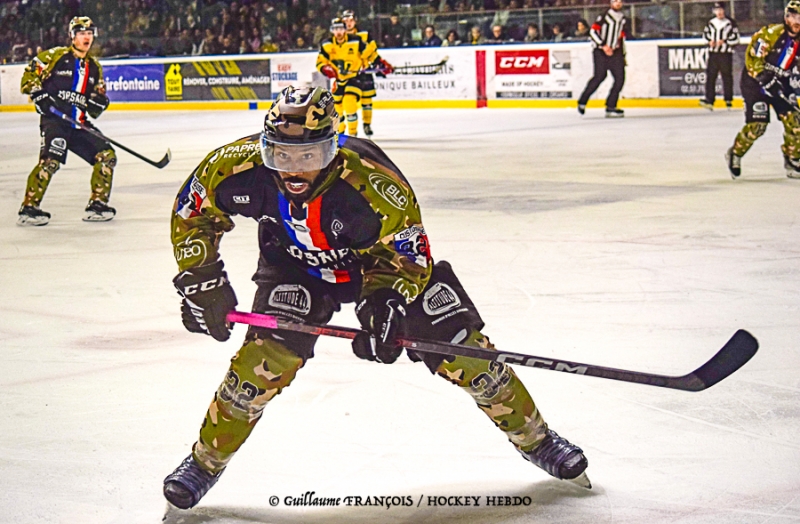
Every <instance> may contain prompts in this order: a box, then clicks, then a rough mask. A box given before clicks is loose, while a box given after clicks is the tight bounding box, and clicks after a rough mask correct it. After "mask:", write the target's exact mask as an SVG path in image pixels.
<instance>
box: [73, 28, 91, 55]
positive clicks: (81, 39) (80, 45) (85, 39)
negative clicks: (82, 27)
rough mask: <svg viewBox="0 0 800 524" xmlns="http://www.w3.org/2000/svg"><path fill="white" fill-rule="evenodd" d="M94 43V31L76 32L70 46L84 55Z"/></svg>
mask: <svg viewBox="0 0 800 524" xmlns="http://www.w3.org/2000/svg"><path fill="white" fill-rule="evenodd" d="M93 42H94V31H91V30H88V31H78V32H77V33H75V38H73V39H72V45H73V47H75V49H77V50H78V51H81V52H82V53H85V52H86V51H88V50H89V48H90V47H92V43H93Z"/></svg>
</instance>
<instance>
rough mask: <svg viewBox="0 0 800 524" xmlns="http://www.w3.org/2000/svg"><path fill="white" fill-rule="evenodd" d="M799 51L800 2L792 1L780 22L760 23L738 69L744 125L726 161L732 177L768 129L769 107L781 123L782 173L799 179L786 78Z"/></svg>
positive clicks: (796, 122)
mask: <svg viewBox="0 0 800 524" xmlns="http://www.w3.org/2000/svg"><path fill="white" fill-rule="evenodd" d="M798 51H800V0H790V1H789V3H788V4H787V5H786V9H785V10H784V17H783V23H781V24H772V25H768V26H765V27H762V28H761V29H760V30H759V31H758V32H757V33H756V34H754V35H753V38H752V40H751V41H750V45H748V46H747V50H746V51H745V67H744V70H743V71H742V82H741V88H742V97H743V98H744V118H745V125H744V127H743V128H742V130H741V131H739V134H738V135H736V139H735V140H734V142H733V146H732V147H731V148H730V149H728V151H727V153H726V154H725V159H726V160H727V162H728V170H729V171H730V173H731V177H732V178H734V179H736V178H738V177H739V175H741V173H742V157H743V156H744V154H745V153H747V151H748V150H749V149H750V148H751V147H752V145H753V143H755V141H756V140H758V138H759V137H760V136H761V135H763V134H764V133H765V132H766V130H767V124H769V108H770V106H772V108H773V109H774V110H775V113H776V114H777V115H778V119H780V121H781V123H783V145H782V146H781V151H783V165H784V168H785V169H786V176H788V177H789V178H800V112H799V111H798V107H797V99H796V98H795V97H794V92H793V88H792V86H791V82H790V81H789V80H790V77H791V75H792V71H793V70H795V69H796V68H797V67H798V63H797V54H798Z"/></svg>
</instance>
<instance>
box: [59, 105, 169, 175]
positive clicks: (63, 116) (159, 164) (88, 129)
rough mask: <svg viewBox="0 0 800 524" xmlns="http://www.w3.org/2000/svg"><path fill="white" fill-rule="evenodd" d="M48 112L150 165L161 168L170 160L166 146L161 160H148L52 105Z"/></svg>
mask: <svg viewBox="0 0 800 524" xmlns="http://www.w3.org/2000/svg"><path fill="white" fill-rule="evenodd" d="M50 112H51V113H53V114H54V115H56V116H57V117H59V118H61V119H63V120H66V121H67V122H69V123H70V124H73V125H76V126H78V127H80V128H81V129H83V130H84V131H86V132H87V133H89V134H90V135H92V136H95V137H97V138H99V139H100V140H104V141H106V142H109V143H111V144H114V145H115V146H117V147H118V148H120V149H122V150H123V151H127V152H128V153H130V154H132V155H133V156H135V157H136V158H138V159H140V160H144V161H145V162H147V163H148V164H150V165H151V166H155V167H157V168H158V169H161V168H163V167H164V166H166V165H167V164H169V161H170V160H172V152H171V151H170V150H169V148H167V154H166V155H164V158H162V159H161V160H159V161H158V162H154V161H152V160H150V159H149V158H147V157H144V156H142V155H140V154H139V153H137V152H136V151H133V150H131V149H128V148H127V147H125V146H123V145H122V144H120V143H119V142H116V141H114V140H111V139H110V138H108V137H107V136H105V135H104V134H103V133H101V132H100V131H97V130H96V129H92V128H91V127H88V126H85V125H83V124H82V123H80V122H78V121H77V120H75V119H73V118H72V117H70V116H69V115H66V114H64V113H62V112H61V111H59V110H58V109H56V108H55V107H52V106H51V107H50Z"/></svg>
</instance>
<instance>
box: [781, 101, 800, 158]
mask: <svg viewBox="0 0 800 524" xmlns="http://www.w3.org/2000/svg"><path fill="white" fill-rule="evenodd" d="M778 118H780V120H781V122H782V123H783V145H782V146H781V151H783V154H784V155H786V156H788V157H789V158H791V159H792V160H797V159H798V158H800V114H798V113H796V112H794V111H792V112H791V113H787V114H785V115H778Z"/></svg>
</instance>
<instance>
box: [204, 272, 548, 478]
mask: <svg viewBox="0 0 800 524" xmlns="http://www.w3.org/2000/svg"><path fill="white" fill-rule="evenodd" d="M262 269H264V268H261V269H260V270H259V273H257V274H256V277H255V279H256V280H257V282H258V284H259V289H258V292H257V294H256V298H255V304H254V307H253V309H254V311H260V312H264V313H268V314H274V315H282V316H285V317H288V318H291V319H293V320H295V321H298V320H305V321H308V322H313V323H325V322H327V321H329V320H330V318H331V316H332V315H333V312H334V311H335V310H338V306H339V303H341V302H340V301H339V299H341V298H342V297H335V296H331V295H329V294H324V293H320V291H321V290H320V288H321V287H324V286H325V285H326V284H324V283H320V282H313V281H312V280H315V279H312V277H309V276H307V275H294V276H295V277H297V278H287V277H289V276H290V275H288V274H286V272H285V271H280V270H278V271H276V270H275V268H273V269H272V270H271V272H270V274H268V275H267V274H265V272H264V271H262ZM279 273H284V274H279ZM276 276H278V277H280V278H277V279H276V278H275V277H276ZM276 280H279V281H276ZM328 286H329V285H328ZM337 286H341V285H337ZM425 300H428V301H429V302H428V304H427V307H423V305H422V302H423V301H425ZM454 311H455V312H456V313H455V314H453V312H454ZM448 315H449V316H448ZM408 324H409V331H410V332H413V333H415V335H416V336H419V337H422V338H438V340H447V341H451V340H454V341H456V342H458V343H462V344H466V345H471V346H480V347H486V348H491V347H492V346H491V344H490V343H489V341H488V339H487V338H486V337H485V336H483V335H482V334H481V332H480V331H479V329H480V327H482V324H483V323H482V321H481V320H480V317H479V316H478V314H477V311H475V309H474V305H473V304H472V302H471V301H470V300H469V297H468V296H467V295H466V293H464V290H463V288H461V286H460V283H459V282H458V280H457V279H456V277H455V275H454V274H453V273H452V270H451V269H450V266H449V264H447V263H446V262H440V263H439V264H437V265H436V267H435V269H434V276H433V277H432V278H431V282H430V283H429V285H428V287H427V288H426V292H424V293H423V294H421V295H420V297H419V298H418V299H417V300H416V301H415V302H414V303H413V304H411V305H410V306H409V313H408ZM432 332H438V333H439V335H440V336H439V337H431V336H430V334H431V333H432ZM315 341H316V337H314V336H311V335H306V334H302V333H291V332H284V331H279V332H269V331H266V330H260V329H254V328H251V329H250V330H248V333H247V336H246V337H245V341H244V345H243V346H242V347H241V348H240V349H239V351H238V353H237V354H236V355H235V356H234V357H233V359H232V360H231V366H230V368H229V370H228V372H227V374H226V375H225V379H224V380H223V382H222V384H221V385H220V387H219V389H218V390H217V392H216V393H215V395H214V399H213V401H212V402H211V405H210V406H209V408H208V412H207V413H206V417H205V420H204V421H203V424H202V427H201V429H200V438H199V439H198V440H197V442H196V443H195V445H194V448H193V454H194V458H195V460H197V462H198V463H199V464H201V465H202V466H203V467H204V468H206V469H208V470H209V471H214V472H216V471H219V470H221V469H223V468H224V467H225V466H226V465H227V464H228V462H229V461H230V460H231V458H232V457H233V455H234V453H236V451H237V450H238V449H239V447H241V445H242V444H243V443H244V442H245V440H246V439H247V437H248V436H249V435H250V432H251V431H252V430H253V428H254V427H255V425H256V424H257V423H258V421H259V419H260V418H261V416H262V413H263V410H264V408H265V407H266V405H267V404H268V403H269V402H270V401H271V400H272V399H273V398H274V397H275V396H277V395H278V394H280V393H281V392H282V391H283V389H284V388H285V387H287V386H288V385H289V384H291V382H292V381H293V380H294V378H295V376H296V375H297V372H298V371H299V370H300V369H301V368H302V367H303V366H304V365H305V364H306V362H307V361H308V360H309V359H310V358H312V357H313V347H314V343H315ZM409 357H411V358H412V360H417V361H419V360H422V361H424V362H425V364H426V365H427V366H428V367H429V369H431V371H434V372H435V373H436V374H437V375H439V376H440V377H442V378H445V379H446V380H448V381H450V382H451V383H453V384H455V385H457V386H458V387H460V388H462V389H463V390H465V391H466V392H467V393H468V394H469V395H470V396H471V397H472V398H473V399H474V401H475V402H476V403H477V405H478V407H479V408H480V409H481V410H482V411H483V412H484V413H486V415H487V416H488V417H489V418H490V419H491V420H492V422H494V424H495V425H496V426H497V427H498V428H499V429H500V430H501V431H503V432H504V433H505V434H506V436H507V437H508V439H509V440H510V441H511V442H512V444H514V445H515V446H516V447H517V448H519V449H522V450H525V451H528V450H530V449H532V448H533V447H535V446H536V445H537V444H538V443H539V442H541V440H542V439H543V438H544V436H545V431H546V430H547V425H546V424H545V422H544V420H543V419H542V416H541V415H540V413H539V411H538V410H537V408H536V406H535V404H534V403H533V400H532V399H531V396H530V394H529V393H528V391H527V390H526V389H525V386H524V385H523V384H522V382H520V380H519V378H517V376H516V374H515V373H514V371H513V370H512V369H511V368H509V367H508V366H506V365H505V364H501V363H496V362H489V361H485V360H478V359H473V358H466V357H448V359H444V358H442V357H441V356H436V355H432V354H424V355H421V354H415V353H410V354H409Z"/></svg>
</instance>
